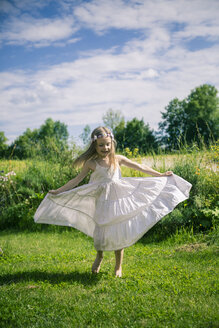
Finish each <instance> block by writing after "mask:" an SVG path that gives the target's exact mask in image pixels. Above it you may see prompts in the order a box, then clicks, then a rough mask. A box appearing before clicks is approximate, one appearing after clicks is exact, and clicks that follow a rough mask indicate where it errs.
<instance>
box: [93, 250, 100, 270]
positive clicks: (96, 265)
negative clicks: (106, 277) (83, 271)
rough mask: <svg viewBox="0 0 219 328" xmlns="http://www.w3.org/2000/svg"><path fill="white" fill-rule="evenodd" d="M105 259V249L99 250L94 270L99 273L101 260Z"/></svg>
mask: <svg viewBox="0 0 219 328" xmlns="http://www.w3.org/2000/svg"><path fill="white" fill-rule="evenodd" d="M102 260H103V251H97V256H96V259H95V261H94V263H93V265H92V272H93V273H98V272H99V271H100V266H101V262H102Z"/></svg>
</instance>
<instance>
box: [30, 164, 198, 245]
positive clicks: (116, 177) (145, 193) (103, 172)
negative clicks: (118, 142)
mask: <svg viewBox="0 0 219 328" xmlns="http://www.w3.org/2000/svg"><path fill="white" fill-rule="evenodd" d="M191 186H192V185H191V184H190V183H189V182H187V181H186V180H184V179H182V178H181V177H179V176H177V175H175V174H173V175H171V176H167V177H143V178H141V177H137V178H135V177H124V178H123V177H121V171H120V168H119V166H117V167H116V169H115V170H113V169H112V168H107V167H103V166H101V165H99V164H98V163H97V162H96V169H95V171H94V172H93V173H92V174H91V177H90V181H89V183H88V184H85V185H83V186H80V187H77V188H74V189H72V190H68V191H65V192H63V193H60V194H58V195H52V194H49V193H48V194H47V195H46V197H45V198H44V200H43V201H42V202H41V204H40V205H39V207H38V209H37V211H36V213H35V216H34V220H35V222H36V223H47V224H55V225H62V226H69V227H73V228H76V229H78V230H80V231H82V232H83V233H85V234H86V235H88V236H90V237H93V239H94V246H95V248H96V250H102V251H112V250H119V249H122V248H124V247H128V246H131V245H132V244H134V243H135V242H136V241H137V240H139V239H140V238H141V237H142V236H143V235H144V234H145V233H146V232H147V231H148V230H149V229H150V228H151V227H153V226H154V225H155V224H156V223H157V222H158V221H159V220H160V219H161V218H162V217H163V216H165V215H166V214H168V213H169V212H171V211H172V210H173V209H174V207H175V206H176V205H177V204H179V203H180V202H182V201H184V200H185V199H187V198H188V197H189V191H190V189H191Z"/></svg>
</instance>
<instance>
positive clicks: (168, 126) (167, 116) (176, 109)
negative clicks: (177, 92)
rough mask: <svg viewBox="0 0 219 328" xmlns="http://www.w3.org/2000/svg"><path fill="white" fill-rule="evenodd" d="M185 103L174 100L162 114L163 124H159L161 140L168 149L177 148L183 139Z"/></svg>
mask: <svg viewBox="0 0 219 328" xmlns="http://www.w3.org/2000/svg"><path fill="white" fill-rule="evenodd" d="M184 106H185V101H184V100H183V101H180V100H178V99H177V98H174V99H173V100H171V101H170V103H169V105H168V106H166V107H165V110H166V112H163V113H162V118H163V120H164V121H163V122H161V123H159V129H160V134H161V140H162V142H163V143H164V144H165V145H168V146H169V147H170V148H173V149H175V148H178V145H179V142H180V141H181V138H182V137H183V133H184V125H185V111H184Z"/></svg>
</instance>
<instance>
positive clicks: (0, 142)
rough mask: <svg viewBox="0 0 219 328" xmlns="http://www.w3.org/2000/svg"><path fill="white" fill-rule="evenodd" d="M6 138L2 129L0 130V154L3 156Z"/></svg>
mask: <svg viewBox="0 0 219 328" xmlns="http://www.w3.org/2000/svg"><path fill="white" fill-rule="evenodd" d="M7 140H8V139H7V138H6V137H5V134H4V132H3V131H0V156H1V157H3V156H4V155H5V151H6V150H7V148H8V145H7V143H6V142H7Z"/></svg>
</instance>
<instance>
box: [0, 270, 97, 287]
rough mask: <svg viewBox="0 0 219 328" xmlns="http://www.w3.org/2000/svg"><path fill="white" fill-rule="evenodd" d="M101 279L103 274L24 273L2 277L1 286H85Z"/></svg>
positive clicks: (36, 271) (75, 272)
mask: <svg viewBox="0 0 219 328" xmlns="http://www.w3.org/2000/svg"><path fill="white" fill-rule="evenodd" d="M100 278H101V274H100V273H99V274H98V275H97V274H92V273H90V272H78V271H74V272H71V273H62V272H60V273H55V272H54V273H50V272H44V271H38V270H34V271H24V272H17V273H14V274H6V275H0V286H1V285H10V284H14V283H19V282H28V281H30V282H45V283H46V282H48V283H50V284H52V285H58V284H61V283H63V282H68V283H72V284H73V283H75V282H77V283H79V284H82V285H84V286H91V285H95V284H96V283H97V282H98V281H99V280H100Z"/></svg>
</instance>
